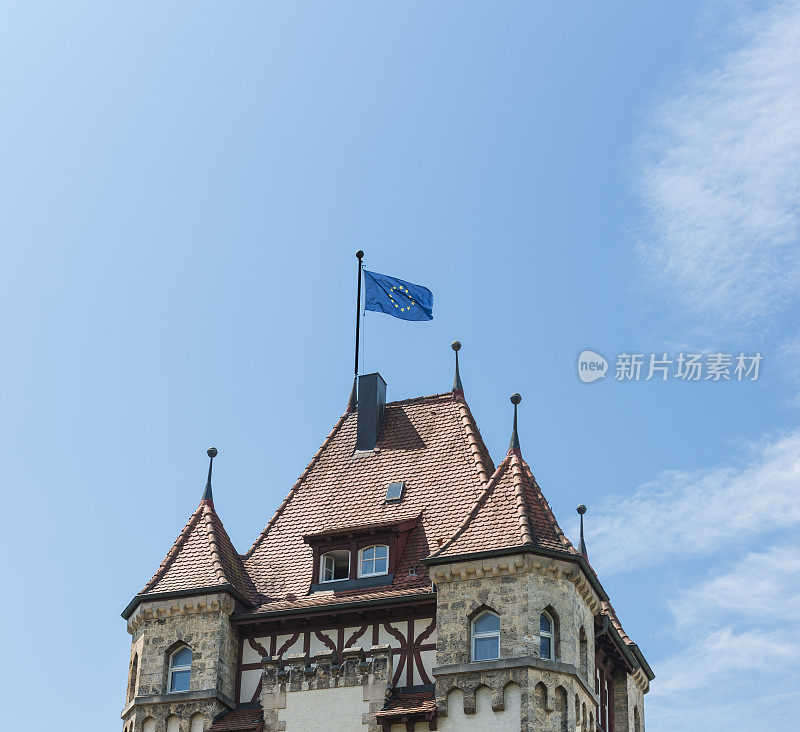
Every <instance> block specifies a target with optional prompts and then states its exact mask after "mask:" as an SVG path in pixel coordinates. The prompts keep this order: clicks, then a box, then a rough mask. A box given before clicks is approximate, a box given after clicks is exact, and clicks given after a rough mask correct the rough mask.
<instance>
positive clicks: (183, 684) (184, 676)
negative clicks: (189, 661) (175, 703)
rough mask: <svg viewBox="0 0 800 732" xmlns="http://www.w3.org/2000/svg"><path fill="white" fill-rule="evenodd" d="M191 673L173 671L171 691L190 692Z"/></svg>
mask: <svg viewBox="0 0 800 732" xmlns="http://www.w3.org/2000/svg"><path fill="white" fill-rule="evenodd" d="M189 674H190V672H189V671H173V672H172V686H170V691H189Z"/></svg>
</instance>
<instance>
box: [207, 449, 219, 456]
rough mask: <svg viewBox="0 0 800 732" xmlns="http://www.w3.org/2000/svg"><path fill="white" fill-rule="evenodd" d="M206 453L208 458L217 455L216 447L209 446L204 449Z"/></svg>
mask: <svg viewBox="0 0 800 732" xmlns="http://www.w3.org/2000/svg"><path fill="white" fill-rule="evenodd" d="M206 455H208V457H210V458H215V457H217V448H216V447H209V448H208V450H206Z"/></svg>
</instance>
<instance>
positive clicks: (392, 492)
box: [386, 481, 406, 503]
mask: <svg viewBox="0 0 800 732" xmlns="http://www.w3.org/2000/svg"><path fill="white" fill-rule="evenodd" d="M405 487H406V484H405V483H403V482H402V481H401V482H399V483H389V487H388V488H387V489H386V502H387V503H397V502H398V501H401V500H402V499H403V489H404V488H405Z"/></svg>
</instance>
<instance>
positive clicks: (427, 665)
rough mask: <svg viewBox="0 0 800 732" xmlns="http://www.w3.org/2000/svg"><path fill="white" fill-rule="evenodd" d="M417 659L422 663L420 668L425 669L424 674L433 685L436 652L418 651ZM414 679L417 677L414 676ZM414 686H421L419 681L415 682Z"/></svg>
mask: <svg viewBox="0 0 800 732" xmlns="http://www.w3.org/2000/svg"><path fill="white" fill-rule="evenodd" d="M419 658H420V660H421V661H422V667H423V668H424V669H425V673H426V674H428V678H429V679H430V680H431V683H433V667H434V666H436V651H420V653H419ZM414 678H415V679H416V678H417V676H416V675H415V676H414ZM414 683H416V684H421V683H422V682H421V681H415V682H414Z"/></svg>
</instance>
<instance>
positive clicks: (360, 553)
mask: <svg viewBox="0 0 800 732" xmlns="http://www.w3.org/2000/svg"><path fill="white" fill-rule="evenodd" d="M379 548H382V549H386V569H385V570H384V571H383V572H364V570H363V567H364V552H365V551H367V550H368V549H379ZM390 556H391V550H390V549H389V545H388V544H370V545H369V546H363V547H361V548H360V549H359V550H358V570H357V572H356V577H357V578H358V579H360V578H361V577H382V576H383V575H386V574H389V557H390ZM381 559H383V557H381ZM367 561H371V562H372V566H373V567H374V566H375V562H376V558H375V557H373V558H372V559H369V560H367Z"/></svg>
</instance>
